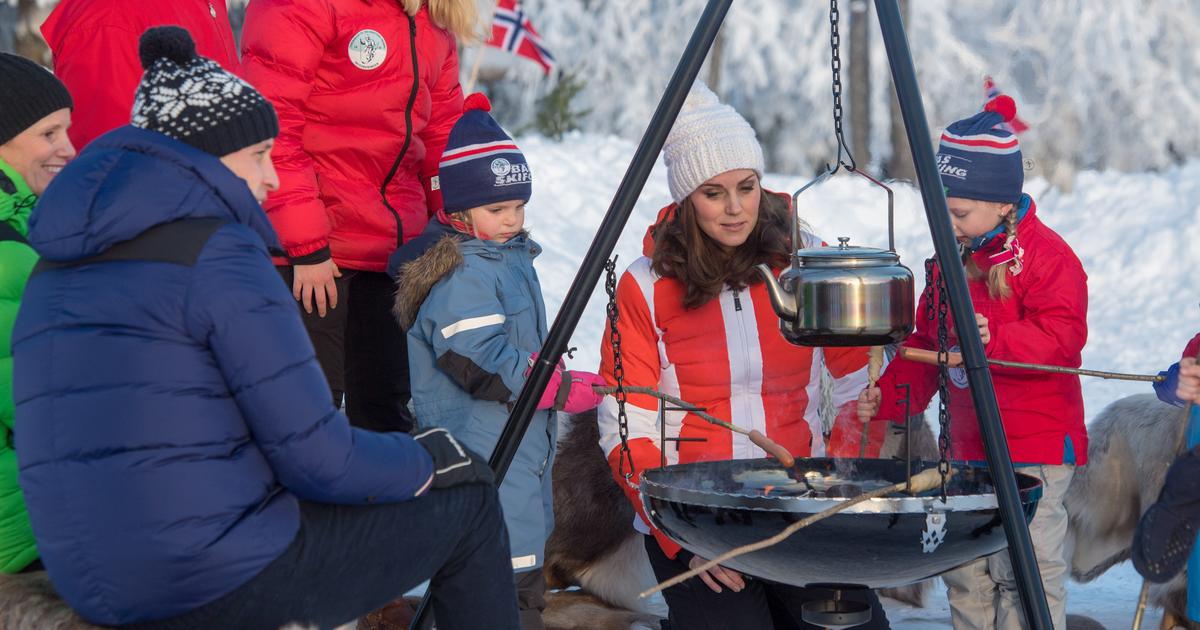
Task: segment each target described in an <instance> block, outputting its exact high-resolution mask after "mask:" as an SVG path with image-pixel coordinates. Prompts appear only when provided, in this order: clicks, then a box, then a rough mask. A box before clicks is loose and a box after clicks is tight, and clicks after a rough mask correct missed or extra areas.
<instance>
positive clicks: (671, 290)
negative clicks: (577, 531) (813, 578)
mask: <svg viewBox="0 0 1200 630" xmlns="http://www.w3.org/2000/svg"><path fill="white" fill-rule="evenodd" d="M674 209H675V207H674V206H668V207H667V208H664V209H663V211H662V212H661V213H660V215H659V220H660V221H662V220H663V218H664V217H667V216H669V215H670V213H671V212H673V211H674ZM651 229H653V228H651ZM809 240H810V242H812V243H813V244H817V243H820V240H819V239H817V238H816V237H811V236H810V237H809ZM651 243H652V240H650V239H649V238H648V239H647V249H646V252H645V253H646V255H645V256H643V257H642V258H639V259H637V260H636V261H634V263H633V264H632V265H630V266H629V268H628V269H627V270H626V271H625V273H624V274H623V275H622V276H621V279H620V282H619V283H618V285H617V306H618V308H619V309H620V317H619V319H618V321H617V329H618V331H619V332H620V338H621V358H622V364H623V367H624V371H625V376H624V383H625V385H627V386H642V387H652V388H655V389H657V390H659V391H661V392H663V393H666V394H671V395H673V396H677V397H679V398H682V399H683V400H685V401H687V402H689V403H692V404H695V405H697V406H699V407H702V408H703V409H704V410H705V411H706V412H708V413H709V414H711V415H713V416H715V417H717V418H720V419H722V420H725V421H728V422H732V423H733V424H736V425H738V426H742V427H746V428H748V429H758V430H760V431H762V432H763V433H765V434H766V435H767V436H768V437H770V438H771V439H772V440H775V441H776V442H778V443H779V444H781V445H783V446H784V447H786V448H787V449H788V450H789V451H791V452H792V453H793V454H794V455H797V456H810V455H811V456H817V457H819V456H822V455H824V454H825V443H824V440H823V437H822V432H821V419H820V418H819V416H818V413H817V412H818V405H819V402H820V396H819V386H820V378H819V375H820V370H821V366H822V363H824V365H825V366H827V367H828V369H829V371H830V373H831V374H832V375H833V376H834V378H835V379H837V380H836V381H835V391H834V402H835V404H838V405H840V404H842V403H844V402H846V401H848V400H853V399H854V398H855V397H856V396H857V395H858V392H859V391H861V390H862V388H863V387H865V386H866V380H867V375H866V364H867V349H866V348H824V349H822V348H806V347H800V346H794V345H792V344H790V343H788V342H787V341H786V340H784V338H783V335H782V334H780V332H779V319H778V317H777V316H776V315H775V311H774V310H772V308H771V303H770V297H769V296H768V294H767V290H766V287H765V285H764V284H763V283H762V282H756V283H755V284H752V285H751V286H749V287H746V288H743V289H739V290H732V289H729V288H726V289H725V290H723V291H722V292H721V294H720V295H719V296H718V297H716V298H714V299H713V300H710V301H709V302H708V303H706V304H704V305H703V306H701V307H699V308H695V309H687V308H685V307H684V305H683V298H684V293H685V289H684V286H683V283H682V282H680V281H679V280H677V279H674V278H663V277H660V276H658V275H657V274H656V273H654V271H653V270H652V269H651V267H650V258H649V257H648V256H649V254H650V253H651V247H650V244H651ZM776 271H777V272H778V271H779V270H776ZM601 352H602V358H601V364H600V374H603V375H604V377H605V379H606V380H607V381H608V382H609V384H610V385H615V380H614V378H613V352H612V345H611V342H610V340H609V336H608V333H607V332H606V336H605V340H604V346H603V348H602V351H601ZM626 413H627V416H628V419H629V421H628V427H629V434H628V443H629V446H630V450H631V454H632V459H633V462H634V468H635V470H636V472H637V473H638V474H640V472H641V471H643V470H645V469H647V468H657V467H659V466H660V465H661V456H662V444H661V437H662V435H663V433H664V430H665V434H666V437H667V438H676V437H682V438H699V439H700V440H699V441H685V442H672V443H669V445H668V447H667V449H666V461H667V463H668V464H674V463H687V462H696V461H712V460H725V459H748V458H756V457H763V456H764V455H763V452H762V451H761V450H759V449H758V447H756V446H754V445H753V444H751V443H750V441H749V440H748V439H747V438H746V436H744V435H741V434H735V433H732V432H730V431H727V430H725V429H723V428H720V427H717V426H714V425H712V424H709V423H707V422H705V421H704V420H702V419H700V418H699V417H697V416H696V415H695V414H693V413H690V412H683V411H668V412H666V413H665V423H664V424H665V428H664V427H661V426H660V425H659V422H658V418H659V414H658V400H657V399H656V398H653V397H651V396H647V395H645V394H629V396H628V404H627V405H626ZM599 422H600V445H601V447H602V448H603V449H604V452H605V453H606V454H607V455H608V460H609V464H610V465H611V466H612V469H613V474H614V475H615V476H616V477H617V483H618V485H620V486H621V487H622V488H623V489H624V490H625V492H626V494H627V496H628V497H629V499H630V500H631V501H632V502H633V504H634V507H635V509H636V510H637V511H638V514H639V515H640V517H641V519H642V521H643V523H649V519H647V518H646V515H645V514H644V512H643V510H642V506H641V501H640V499H639V497H638V496H637V495H638V493H637V491H636V490H635V489H633V488H631V487H629V485H628V484H626V483H625V482H624V479H623V478H621V475H620V473H618V467H619V462H620V457H621V455H620V451H621V449H620V444H621V442H620V437H619V432H618V423H617V404H616V399H615V398H614V397H612V396H607V397H605V399H604V401H603V402H602V403H601V405H600V408H599ZM814 436H815V437H816V439H814ZM624 472H628V471H627V470H626V471H624ZM631 481H633V483H635V484H636V482H637V481H638V478H637V475H635V477H634V478H633V479H632V480H631ZM639 529H640V530H642V531H643V532H645V531H648V529H647V528H644V527H642V526H641V525H640V524H639ZM653 533H654V534H655V536H656V537H657V538H658V541H659V544H660V545H661V546H662V548H663V551H665V552H666V553H667V555H668V556H670V557H675V554H676V553H678V550H679V546H678V545H676V544H675V543H674V542H672V541H671V540H670V539H668V538H667V537H666V536H665V535H663V534H662V533H661V532H658V531H653Z"/></svg>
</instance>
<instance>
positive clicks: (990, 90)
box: [983, 77, 1029, 135]
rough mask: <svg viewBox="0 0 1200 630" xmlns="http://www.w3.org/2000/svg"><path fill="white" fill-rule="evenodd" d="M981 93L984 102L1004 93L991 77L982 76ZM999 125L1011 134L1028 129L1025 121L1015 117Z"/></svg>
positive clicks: (1020, 132)
mask: <svg viewBox="0 0 1200 630" xmlns="http://www.w3.org/2000/svg"><path fill="white" fill-rule="evenodd" d="M983 93H984V95H985V97H986V100H985V102H987V101H991V100H992V99H994V98H996V97H997V96H1001V95H1003V94H1004V93H1003V92H1001V91H1000V88H998V87H996V82H995V81H993V80H992V77H983ZM1000 126H1001V127H1004V129H1005V130H1007V131H1008V132H1009V133H1011V134H1013V135H1019V134H1022V133H1025V130H1026V129H1029V125H1026V124H1025V121H1023V120H1021V119H1020V118H1016V117H1014V118H1013V119H1012V122H1010V123H1007V122H1006V123H1000Z"/></svg>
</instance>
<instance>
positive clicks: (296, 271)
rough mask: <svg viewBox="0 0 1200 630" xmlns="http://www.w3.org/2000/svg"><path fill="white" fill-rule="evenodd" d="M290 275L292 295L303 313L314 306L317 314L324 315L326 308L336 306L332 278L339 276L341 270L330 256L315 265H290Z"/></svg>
mask: <svg viewBox="0 0 1200 630" xmlns="http://www.w3.org/2000/svg"><path fill="white" fill-rule="evenodd" d="M292 276H293V277H292V297H294V298H296V300H297V301H298V302H300V305H301V306H303V307H304V312H305V313H312V312H313V307H316V309H317V315H319V316H321V317H325V313H326V312H327V311H328V310H330V309H335V308H337V303H338V292H337V283H336V282H334V278H341V277H342V272H341V270H340V269H338V266H337V263H335V262H333V259H332V258H330V259H329V260H326V261H325V262H319V263H317V264H315V265H292Z"/></svg>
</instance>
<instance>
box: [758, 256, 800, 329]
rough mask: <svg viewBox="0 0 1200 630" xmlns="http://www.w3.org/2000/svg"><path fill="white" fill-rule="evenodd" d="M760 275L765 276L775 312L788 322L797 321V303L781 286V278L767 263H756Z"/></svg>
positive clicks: (764, 279)
mask: <svg viewBox="0 0 1200 630" xmlns="http://www.w3.org/2000/svg"><path fill="white" fill-rule="evenodd" d="M754 268H755V269H757V270H758V273H759V275H761V276H762V277H763V281H764V282H766V284H767V294H768V295H770V296H771V307H772V308H774V309H775V314H776V315H778V316H779V319H782V320H784V321H787V322H795V321H796V319H797V317H798V316H799V313H797V312H796V303H795V300H793V299H788V298H790V297H792V296H791V295H790V294H788V293H787V292H785V291H784V290H783V287H781V286H779V280H777V279H776V278H775V273H774V272H772V271H771V268H770V267H768V266H767V265H765V264H759V265H755V267H754Z"/></svg>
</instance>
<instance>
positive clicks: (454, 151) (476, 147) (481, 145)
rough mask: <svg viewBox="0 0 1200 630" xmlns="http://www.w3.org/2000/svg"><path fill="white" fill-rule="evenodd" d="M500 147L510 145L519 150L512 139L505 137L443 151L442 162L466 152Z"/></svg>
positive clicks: (511, 147)
mask: <svg viewBox="0 0 1200 630" xmlns="http://www.w3.org/2000/svg"><path fill="white" fill-rule="evenodd" d="M498 147H509V148H510V149H511V150H513V151H515V150H517V145H516V143H514V142H513V141H512V140H510V139H507V138H505V139H504V140H496V141H494V142H480V143H478V144H468V145H464V146H461V147H457V148H454V149H447V150H446V151H445V152H444V153H442V162H443V163H444V162H445V161H446V160H452V159H455V158H458V157H461V156H462V155H463V154H465V153H476V152H481V151H486V150H488V149H494V148H498Z"/></svg>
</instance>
